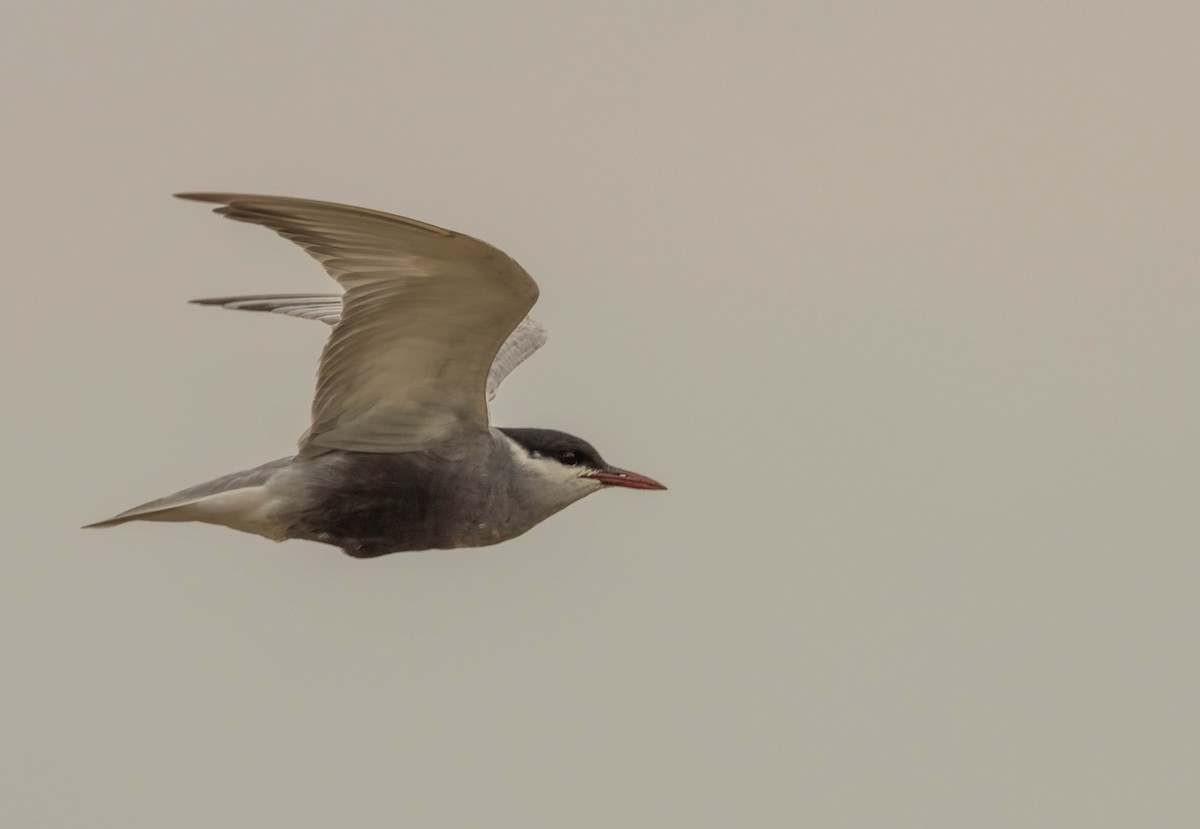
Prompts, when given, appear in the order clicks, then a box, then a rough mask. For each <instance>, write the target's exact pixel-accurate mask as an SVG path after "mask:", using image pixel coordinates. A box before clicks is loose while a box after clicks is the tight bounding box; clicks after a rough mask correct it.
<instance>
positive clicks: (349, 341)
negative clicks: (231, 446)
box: [88, 193, 666, 558]
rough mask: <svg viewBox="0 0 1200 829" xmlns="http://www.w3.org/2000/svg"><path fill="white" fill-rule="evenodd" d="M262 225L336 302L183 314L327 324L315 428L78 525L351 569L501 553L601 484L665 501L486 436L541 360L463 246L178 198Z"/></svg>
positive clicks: (396, 226)
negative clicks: (326, 285)
mask: <svg viewBox="0 0 1200 829" xmlns="http://www.w3.org/2000/svg"><path fill="white" fill-rule="evenodd" d="M179 196H180V198H184V199H192V200H195V201H201V202H212V203H215V204H217V205H219V206H218V207H217V208H215V210H214V212H216V213H218V214H221V215H223V216H226V217H228V218H230V219H236V220H237V221H241V222H249V223H251V224H258V225H263V226H264V227H268V228H270V229H271V230H274V231H275V232H276V233H278V234H279V235H280V236H282V237H283V238H285V239H288V240H290V241H292V242H295V243H296V244H297V245H299V246H300V247H302V248H303V249H304V250H305V251H307V252H308V254H309V255H311V256H312V257H313V258H314V259H316V260H317V261H318V262H320V263H321V265H322V266H324V268H325V270H326V271H327V272H328V273H329V275H330V276H331V277H333V279H334V280H335V281H336V282H337V283H338V284H339V285H340V286H341V288H342V293H341V294H281V295H273V296H245V297H226V298H221V299H202V300H196V302H198V303H199V304H201V305H218V306H222V307H225V308H233V309H241V310H248V311H267V312H272V313H277V314H286V315H289V316H294V317H301V318H306V319H314V320H319V321H321V322H325V323H327V324H328V325H330V326H332V332H331V333H330V335H329V340H328V341H327V342H326V344H325V349H324V351H323V353H322V355H321V362H320V366H319V368H318V371H317V389H316V395H315V397H314V399H313V404H312V425H311V426H310V427H309V429H308V431H307V432H306V433H305V434H304V435H303V437H301V438H300V444H299V451H298V452H297V454H296V455H295V456H293V457H288V458H281V459H279V460H276V461H272V462H271V463H267V464H263V465H262V466H259V467H255V468H254V469H249V470H246V471H244V472H235V473H233V474H231V475H226V476H224V477H221V478H217V479H216V480H213V481H209V482H207V483H203V484H199V485H197V486H194V487H191V488H189V489H185V490H182V491H181V492H177V493H175V494H174V495H168V496H167V497H165V498H160V499H158V500H156V501H151V502H149V503H147V504H142V505H141V506H139V507H134V508H133V509H130V510H127V511H125V512H123V513H121V514H120V515H117V516H115V517H113V518H110V519H109V520H107V521H101V522H99V523H96V524H90V525H88V526H90V527H111V526H115V525H117V524H124V523H125V522H127V521H203V522H206V523H210V524H221V525H224V526H226V527H232V528H233V529H235V530H242V531H243V532H249V533H257V534H258V535H261V536H265V537H266V538H270V539H273V540H276V541H283V540H284V539H288V538H302V539H309V540H312V541H320V542H324V543H326V544H332V545H335V546H337V547H340V548H341V549H342V551H343V552H345V553H347V554H348V555H351V556H355V557H357V558H372V557H375V556H381V555H385V554H387V553H399V552H405V551H410V550H425V549H433V548H440V549H444V548H453V547H478V546H484V545H487V544H495V543H498V542H500V541H506V540H507V539H510V538H513V537H515V536H518V535H520V534H521V533H523V532H525V531H526V530H528V529H529V528H531V527H533V526H534V525H536V524H538V523H539V522H541V521H543V520H545V519H546V518H548V517H550V516H551V515H553V514H554V513H556V512H558V511H559V510H561V509H563V508H564V507H567V506H569V505H570V504H572V503H574V502H575V501H578V500H579V499H580V498H583V497H584V496H585V495H590V494H591V493H593V492H596V491H598V490H600V489H604V488H608V487H627V488H630V489H665V488H666V487H664V486H663V485H662V484H660V483H658V482H656V481H653V480H651V479H650V478H647V477H645V476H644V475H639V474H637V473H635V472H628V471H626V470H623V469H618V468H617V467H615V466H610V465H609V464H607V463H606V462H605V461H604V460H603V459H602V458H601V457H600V454H599V453H598V452H597V451H596V450H595V449H594V448H593V447H592V446H591V445H590V444H589V443H587V441H584V440H582V439H580V438H577V437H574V436H572V435H568V434H565V433H563V432H557V431H554V430H550V429H508V428H496V427H493V426H492V425H491V423H490V420H489V417H488V401H489V400H491V399H492V397H493V396H494V395H495V393H496V389H497V388H498V387H499V385H500V383H501V381H502V380H503V379H504V378H505V377H507V376H508V374H509V373H510V372H511V371H512V370H513V369H514V368H516V367H517V366H518V365H520V364H521V363H522V362H524V361H525V359H526V358H527V357H529V355H531V354H532V353H533V352H534V351H536V350H537V349H538V348H540V347H541V345H542V344H543V343H544V342H545V340H546V330H545V328H543V327H542V325H541V324H540V323H538V322H536V321H535V320H533V319H531V318H530V317H529V316H527V314H528V312H529V310H530V309H531V308H532V307H533V304H534V302H535V301H536V300H537V297H538V287H537V283H535V282H534V281H533V278H532V277H530V276H529V274H528V273H526V272H525V270H524V269H523V268H522V267H521V266H520V265H518V264H517V263H516V262H515V261H513V260H512V259H511V258H510V257H509V256H508V255H506V254H505V253H503V252H502V251H500V250H497V249H496V248H494V247H492V246H491V245H489V244H487V243H485V242H481V241H479V240H478V239H473V238H471V237H470V236H466V235H463V234H461V233H455V232H453V231H450V230H446V229H444V228H441V227H436V226H435V225H431V224H426V223H425V222H419V221H416V220H413V219H406V218H403V217H401V216H393V215H391V214H388V213H380V212H378V211H375V210H367V209H364V208H360V207H350V206H347V205H341V204H332V203H329V202H320V201H309V200H306V199H294V198H284V197H278V196H249V195H237V194H229V193H182V194H179Z"/></svg>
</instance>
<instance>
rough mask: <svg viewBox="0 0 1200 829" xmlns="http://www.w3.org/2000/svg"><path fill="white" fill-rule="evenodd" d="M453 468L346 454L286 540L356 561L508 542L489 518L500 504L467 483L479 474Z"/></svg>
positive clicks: (417, 458) (413, 457) (416, 459)
mask: <svg viewBox="0 0 1200 829" xmlns="http://www.w3.org/2000/svg"><path fill="white" fill-rule="evenodd" d="M446 469H450V470H451V472H449V473H446V472H442V473H439V472H437V471H435V470H446ZM453 469H454V467H453V466H449V467H448V466H447V465H446V464H444V463H441V462H438V460H437V459H430V458H429V457H425V456H422V455H420V454H413V453H409V454H405V455H369V454H354V453H346V454H345V455H344V456H343V458H342V462H341V463H340V464H339V465H337V466H336V467H334V468H333V469H331V470H330V474H329V475H328V476H327V477H326V478H324V479H321V480H319V481H317V482H316V483H315V484H314V485H313V487H312V489H311V491H310V492H309V496H308V498H307V499H306V500H307V503H306V504H305V507H304V509H303V510H302V511H301V513H300V515H299V516H298V518H297V520H296V522H295V523H294V524H293V526H292V527H291V529H290V530H289V532H288V536H289V537H291V538H305V539H309V540H312V541H321V542H324V543H326V544H333V545H335V546H338V547H341V548H342V550H343V551H344V552H345V553H347V554H348V555H351V556H354V557H356V558H373V557H375V556H381V555H386V554H388V553H402V552H410V551H414V550H429V549H446V548H451V547H470V546H481V545H485V544H494V543H496V542H498V541H502V540H504V539H505V538H506V537H509V536H508V534H506V533H505V532H504V531H503V530H502V529H500V528H498V527H495V526H492V525H491V524H490V522H489V520H488V518H487V516H494V514H495V510H493V509H489V505H492V502H493V500H494V499H492V498H491V497H489V494H488V493H486V492H481V491H479V490H478V485H476V486H474V487H472V486H471V485H470V484H469V483H468V482H469V481H471V480H472V477H473V479H474V480H478V477H477V476H464V475H456V474H454V472H453Z"/></svg>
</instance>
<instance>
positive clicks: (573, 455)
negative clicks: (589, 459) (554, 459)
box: [558, 452, 583, 466]
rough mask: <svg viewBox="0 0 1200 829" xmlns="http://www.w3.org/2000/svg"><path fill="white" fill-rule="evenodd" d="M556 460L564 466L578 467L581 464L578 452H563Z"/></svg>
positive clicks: (581, 459)
mask: <svg viewBox="0 0 1200 829" xmlns="http://www.w3.org/2000/svg"><path fill="white" fill-rule="evenodd" d="M558 460H559V462H560V463H562V464H563V465H564V466H578V465H579V464H580V463H582V462H583V458H582V457H580V455H579V453H578V452H563V453H562V454H561V455H559V456H558Z"/></svg>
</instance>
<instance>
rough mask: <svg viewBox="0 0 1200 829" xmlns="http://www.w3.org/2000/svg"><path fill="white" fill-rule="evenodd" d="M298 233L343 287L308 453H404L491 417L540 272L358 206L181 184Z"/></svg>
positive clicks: (234, 215) (320, 375) (230, 212)
mask: <svg viewBox="0 0 1200 829" xmlns="http://www.w3.org/2000/svg"><path fill="white" fill-rule="evenodd" d="M180 197H181V198H186V199H193V200H196V201H206V202H214V203H216V204H219V205H221V206H220V207H218V208H216V210H215V211H214V212H216V213H219V214H221V215H223V216H226V217H228V218H230V219H235V220H237V221H243V222H249V223H251V224H260V225H263V226H265V227H269V228H270V229H272V230H274V231H275V232H276V233H278V234H279V235H280V236H282V237H284V238H285V239H288V240H290V241H292V242H295V243H296V244H298V245H299V246H300V247H302V248H303V249H304V250H305V251H307V252H308V253H309V255H311V256H312V257H313V258H314V259H316V260H317V261H318V262H320V263H321V264H322V265H323V266H324V267H325V270H326V271H327V272H328V273H329V275H330V276H331V277H333V278H334V279H335V280H336V281H337V282H338V283H339V284H340V285H341V286H342V288H343V289H344V291H345V293H344V294H343V295H342V312H341V318H340V319H339V321H338V322H337V323H336V324H335V325H334V327H333V332H332V334H331V335H330V337H329V341H328V342H327V343H326V344H325V350H324V352H323V353H322V355H321V362H320V367H319V369H318V372H317V390H316V395H315V397H314V399H313V407H312V426H311V427H310V428H309V430H308V432H307V433H306V434H305V435H304V437H302V438H301V440H300V450H301V454H304V455H316V454H321V453H323V452H326V451H329V450H331V449H341V450H345V451H356V452H409V451H413V450H417V449H421V448H423V447H426V446H429V445H430V444H433V443H437V442H439V441H442V440H446V439H448V438H451V437H453V436H454V435H455V434H459V433H465V432H474V431H485V430H486V429H487V428H488V414H487V396H486V390H487V379H488V374H489V372H490V370H491V367H492V362H493V361H494V360H495V358H496V354H497V352H499V350H500V347H501V345H503V344H504V341H505V340H506V339H507V338H508V336H509V334H510V333H511V332H512V330H513V329H514V328H516V327H517V324H518V323H519V322H520V321H521V319H522V318H523V317H524V316H525V315H526V313H527V312H528V311H529V309H530V308H532V307H533V304H534V302H536V301H537V294H538V289H537V283H535V282H534V281H533V278H532V277H530V276H529V274H527V273H526V272H525V270H524V269H523V268H521V266H520V265H518V264H517V263H516V262H514V261H513V260H512V259H511V258H510V257H509V256H507V255H506V254H505V253H503V252H502V251H500V250H497V249H496V248H494V247H492V246H491V245H488V244H486V243H485V242H481V241H479V240H478V239H473V238H471V237H470V236H464V235H462V234H458V233H454V232H453V231H450V230H446V229H444V228H440V227H436V226H434V225H430V224H426V223H424V222H419V221H415V220H413V219H406V218H403V217H400V216H393V215H391V214H388V213H380V212H378V211H374V210H366V209H363V208H359V207H350V206H347V205H340V204H332V203H329V202H318V201H308V200H305V199H293V198H283V197H276V196H250V195H237V194H226V193H186V194H180Z"/></svg>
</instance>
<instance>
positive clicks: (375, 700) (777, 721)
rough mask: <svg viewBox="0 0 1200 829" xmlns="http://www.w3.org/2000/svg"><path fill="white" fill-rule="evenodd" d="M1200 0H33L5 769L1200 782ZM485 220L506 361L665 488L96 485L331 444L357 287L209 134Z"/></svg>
mask: <svg viewBox="0 0 1200 829" xmlns="http://www.w3.org/2000/svg"><path fill="white" fill-rule="evenodd" d="M1198 38H1200V12H1198V11H1197V6H1196V4H1194V3H1177V4H1169V3H1158V4H1116V3H1111V4H1105V3H1099V4H1096V3H1092V4H1051V3H1028V4H1023V3H991V4H984V3H965V4H964V3H853V4H851V3H819V4H814V3H797V2H778V3H769V2H737V3H732V2H731V3H707V4H701V3H684V2H678V3H668V2H654V3H646V2H644V1H643V0H639V2H623V3H611V2H610V3H603V4H601V3H595V4H582V3H579V4H564V3H552V2H515V3H488V2H476V3H441V4H437V3H427V4H420V5H418V4H413V3H380V4H365V3H355V2H339V3H336V4H334V3H330V4H316V3H308V4H297V3H283V2H273V3H251V4H243V3H241V2H228V3H212V4H204V5H200V4H198V5H195V6H192V5H184V4H161V3H133V2H123V3H82V2H74V3H52V2H50V3H46V2H39V3H19V2H18V3H6V4H5V6H4V11H3V12H2V13H0V47H2V48H0V63H2V65H3V90H2V93H3V94H2V100H3V139H2V142H3V143H2V146H3V149H4V152H3V161H2V162H0V163H2V165H3V192H2V194H0V211H3V217H2V218H3V226H4V228H5V234H4V235H5V239H4V250H5V254H4V269H5V273H6V277H7V278H6V282H5V284H6V289H5V290H6V295H5V297H4V304H5V310H4V322H3V325H2V326H0V336H3V354H4V358H3V359H4V365H3V369H4V376H3V395H4V397H3V399H4V406H3V410H4V426H5V433H6V435H7V441H6V446H5V449H4V456H3V457H4V466H3V471H4V474H3V476H2V479H3V486H4V497H3V502H4V504H5V508H4V513H5V515H4V531H5V532H4V536H5V543H4V545H3V546H4V571H5V575H4V578H3V586H2V587H0V591H2V599H0V631H2V632H0V645H2V647H3V657H2V659H3V662H2V664H3V672H2V674H0V694H2V699H0V727H2V728H3V733H2V735H0V760H2V761H3V764H4V765H3V768H2V769H0V786H2V787H3V789H4V791H3V796H0V818H2V820H0V822H2V823H3V824H4V825H5V826H22V827H25V826H48V827H65V826H95V827H164V826H171V827H214V826H220V827H266V826H280V827H289V828H291V827H328V826H368V825H370V826H422V827H425V826H429V827H443V826H444V827H468V826H501V827H522V829H526V828H527V827H563V826H579V827H614V826H619V827H655V829H658V828H659V827H688V829H693V827H731V826H751V827H760V826H761V827H791V826H800V825H805V826H820V827H922V828H923V829H924V828H925V827H963V826H970V827H1010V826H1023V827H1026V826H1028V827H1064V826H1071V827H1076V826H1078V827H1110V826H1111V827H1124V826H1134V825H1136V826H1154V827H1175V826H1189V825H1196V824H1197V822H1198V821H1200V787H1197V785H1196V780H1197V775H1198V773H1200V749H1198V748H1197V746H1198V745H1200V727H1198V726H1200V716H1198V715H1197V699H1198V693H1200V688H1198V687H1197V686H1198V681H1197V679H1198V676H1200V671H1198V666H1197V661H1198V659H1200V649H1198V647H1197V642H1198V637H1200V632H1198V631H1200V608H1198V606H1197V600H1196V594H1197V582H1198V579H1200V563H1198V552H1200V544H1198V542H1200V538H1198V537H1197V536H1198V533H1197V530H1196V502H1197V495H1198V494H1200V486H1198V483H1200V481H1198V470H1200V464H1198V460H1200V459H1198V457H1197V446H1198V437H1200V435H1197V425H1196V424H1197V422H1198V418H1200V405H1198V404H1200V397H1198V395H1197V391H1196V377H1197V369H1198V368H1200V367H1198V366H1197V356H1196V355H1197V348H1198V347H1200V334H1197V310H1198V304H1197V291H1196V284H1197V281H1196V278H1197V266H1198V265H1200V250H1198V247H1197V241H1196V239H1197V233H1196V220H1197V215H1198V214H1197V209H1198V208H1200V203H1198V201H1200V200H1198V193H1200V189H1198V186H1197V185H1198V181H1197V176H1198V174H1200V161H1198V158H1200V156H1198V150H1197V148H1198V147H1200V117H1198V115H1197V97H1196V80H1197V77H1198V73H1200V50H1198V49H1197V46H1196V44H1197V42H1198ZM203 189H229V190H242V191H250V192H266V193H274V194H283V195H296V196H305V197H312V198H323V199H330V200H336V201H344V202H350V203H354V204H361V205H365V206H369V207H375V208H378V209H382V210H388V211H392V212H397V213H401V214H405V215H409V216H413V217H415V218H419V219H425V220H428V221H432V222H435V223H438V224H442V225H445V226H448V227H451V228H455V229H458V230H462V231H464V232H467V233H470V234H473V235H476V236H479V237H481V238H484V239H486V240H488V241H490V242H492V243H494V244H496V245H498V246H500V247H502V248H503V249H505V250H506V251H508V252H509V253H511V254H512V255H513V256H515V257H516V258H517V259H518V260H519V261H520V262H521V263H522V264H523V265H524V266H525V267H526V268H527V269H528V270H529V271H530V272H531V273H533V275H534V276H535V278H537V279H538V281H539V282H540V284H541V286H542V300H541V302H540V303H539V305H538V308H537V312H536V313H537V316H538V317H539V318H540V319H541V320H543V321H544V322H545V323H546V324H547V325H548V326H549V328H550V329H551V340H550V342H549V344H548V345H547V347H546V348H545V349H543V350H542V351H541V352H540V353H539V354H538V355H537V356H536V357H535V358H534V359H533V360H532V361H531V362H530V363H528V364H527V365H526V366H524V367H523V368H521V369H520V370H519V371H518V372H517V373H516V374H515V375H514V376H513V377H512V378H511V379H510V380H509V381H508V383H507V384H506V385H505V388H504V389H503V391H502V393H501V396H500V398H499V400H498V401H497V404H496V406H495V407H494V410H493V414H494V416H495V419H496V420H497V422H499V423H501V424H507V425H528V426H534V425H536V426H553V427H557V428H562V429H566V430H569V431H572V432H575V433H577V434H580V435H583V436H585V437H587V438H588V439H590V440H592V441H593V442H594V443H596V444H597V446H598V447H599V448H600V449H601V451H603V452H604V453H605V455H606V456H607V457H608V458H609V460H611V461H613V462H614V463H618V464H621V465H627V466H629V467H630V468H633V469H636V470H638V471H641V472H645V473H647V474H650V475H652V476H655V477H658V478H661V479H662V480H663V481H664V482H666V483H667V484H669V485H670V486H671V490H670V492H667V493H662V494H658V493H654V494H649V493H636V492H610V493H604V494H601V495H596V496H593V497H591V498H589V499H587V500H586V501H584V502H582V503H581V504H579V505H577V506H575V507H572V508H571V509H569V510H568V511H566V512H565V513H562V514H561V515H559V516H556V517H555V518H553V519H551V520H550V521H548V522H547V523H545V524H543V525H542V526H539V527H537V528H536V529H534V530H533V531H532V532H530V533H529V534H527V535H526V536H524V537H522V538H520V539H517V540H515V541H513V542H510V543H508V544H505V545H503V546H500V547H494V548H490V549H482V550H463V551H455V552H431V553H416V554H410V555H401V556H392V557H389V558H384V559H380V560H377V561H367V562H359V561H352V560H350V559H348V558H345V557H343V556H342V555H341V554H340V553H338V552H337V551H336V550H335V549H333V548H329V547H323V546H320V545H315V544H307V543H303V542H289V543H286V544H282V545H273V544H271V543H270V542H267V541H264V540H262V539H259V538H256V537H252V536H248V535H241V534H238V533H234V532H231V531H228V530H224V529H220V528H214V527H209V526H203V525H161V524H138V525H130V526H125V527H121V528H118V529H114V530H106V531H88V532H83V531H80V530H79V529H77V528H78V526H79V525H80V524H82V523H85V522H88V521H94V520H98V519H100V518H104V517H107V516H109V515H110V514H112V513H114V512H116V511H118V510H121V509H124V508H126V507H129V506H132V505H134V504H137V503H140V502H142V501H144V500H147V499H149V498H153V497H156V496H159V495H163V494H166V493H168V492H171V491H174V490H175V489H177V488H180V487H183V486H186V485H190V484H193V483H196V482H199V481H202V480H206V479H208V478H210V477H213V476H216V475H219V474H222V473H225V472H229V471H233V470H237V469H241V468H245V467H248V466H252V465H255V464H258V463H261V462H263V461H266V460H269V459H271V458H274V457H278V456H281V455H285V454H289V453H290V451H291V449H292V447H293V445H294V441H295V439H296V438H297V437H298V436H299V435H300V433H301V432H302V431H303V430H304V428H305V426H306V425H307V419H306V416H307V411H308V404H309V397H310V393H311V390H312V376H313V372H314V368H315V362H316V358H317V354H318V352H319V349H320V346H321V343H322V341H323V337H324V334H325V331H324V329H323V328H322V327H321V326H320V325H318V324H315V323H306V322H299V321H294V320H287V319H281V318H270V317H264V316H258V315H249V314H241V315H238V314H233V313H229V312H224V311H217V310H212V309H205V308H196V307H189V306H187V305H185V304H184V301H185V300H187V299H191V298H194V297H203V296H213V295H221V294H231V293H233V294H237V293H263V292H281V291H304V290H332V287H331V286H332V283H330V282H329V281H328V280H327V279H326V278H325V276H324V274H323V273H322V272H321V270H320V269H319V267H317V266H316V264H315V263H313V262H311V261H310V260H308V259H307V258H306V257H305V256H304V255H303V254H302V253H300V252H299V251H298V250H296V249H293V248H291V247H290V246H289V245H287V244H286V243H285V242H282V241H281V240H279V239H277V238H275V237H273V236H272V235H271V234H270V233H267V232H265V231H263V230H261V229H258V228H249V227H245V226H239V225H234V224H231V223H229V222H224V221H221V220H219V219H217V218H216V217H213V216H211V215H209V214H208V213H207V212H206V211H205V209H203V208H202V207H201V206H198V205H195V204H187V203H183V202H177V201H174V200H172V199H170V198H169V194H170V193H171V192H173V191H176V190H203Z"/></svg>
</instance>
